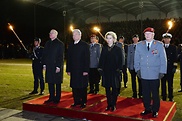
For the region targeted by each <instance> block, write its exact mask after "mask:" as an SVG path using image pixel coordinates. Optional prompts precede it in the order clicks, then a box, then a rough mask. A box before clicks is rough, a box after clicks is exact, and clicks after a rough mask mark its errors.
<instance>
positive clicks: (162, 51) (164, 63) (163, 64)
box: [160, 44, 167, 74]
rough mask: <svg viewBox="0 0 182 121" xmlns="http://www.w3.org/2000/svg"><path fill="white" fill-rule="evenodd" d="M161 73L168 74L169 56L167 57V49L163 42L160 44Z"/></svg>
mask: <svg viewBox="0 0 182 121" xmlns="http://www.w3.org/2000/svg"><path fill="white" fill-rule="evenodd" d="M160 46H161V47H160V48H161V49H160V60H161V64H160V73H163V74H166V73H167V57H166V51H165V49H164V46H163V45H162V44H161V45H160Z"/></svg>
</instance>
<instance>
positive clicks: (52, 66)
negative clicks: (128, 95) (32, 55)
mask: <svg viewBox="0 0 182 121" xmlns="http://www.w3.org/2000/svg"><path fill="white" fill-rule="evenodd" d="M42 62H43V65H46V74H45V81H46V82H47V83H53V84H60V83H62V81H63V67H64V66H63V65H64V44H63V42H61V41H60V40H59V39H58V38H56V39H55V40H53V41H52V40H49V41H47V42H46V44H45V47H44V52H43V57H42ZM56 67H59V68H60V70H61V71H60V72H59V73H56Z"/></svg>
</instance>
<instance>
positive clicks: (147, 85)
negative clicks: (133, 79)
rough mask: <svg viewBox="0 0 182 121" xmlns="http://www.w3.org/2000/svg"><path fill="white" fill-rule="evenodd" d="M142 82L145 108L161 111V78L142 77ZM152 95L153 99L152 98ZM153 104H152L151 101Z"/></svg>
mask: <svg viewBox="0 0 182 121" xmlns="http://www.w3.org/2000/svg"><path fill="white" fill-rule="evenodd" d="M141 82H142V94H143V104H144V107H145V110H152V111H154V112H158V111H159V107H160V98H159V85H160V81H159V79H156V80H145V79H141ZM151 95H152V99H151ZM152 100H153V104H152V105H151V101H152Z"/></svg>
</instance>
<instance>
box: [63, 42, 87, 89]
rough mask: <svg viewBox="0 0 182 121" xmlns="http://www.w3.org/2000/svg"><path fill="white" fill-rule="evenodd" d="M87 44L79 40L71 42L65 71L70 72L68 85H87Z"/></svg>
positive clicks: (82, 86)
mask: <svg viewBox="0 0 182 121" xmlns="http://www.w3.org/2000/svg"><path fill="white" fill-rule="evenodd" d="M89 61H90V52H89V45H88V44H87V43H86V42H84V41H82V40H80V41H79V42H78V43H77V44H74V43H71V44H70V45H69V47H68V52H67V63H66V72H70V73H71V75H70V87H72V88H85V87H87V86H88V75H87V76H83V72H89V64H90V62H89Z"/></svg>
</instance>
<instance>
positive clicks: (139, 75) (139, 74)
mask: <svg viewBox="0 0 182 121" xmlns="http://www.w3.org/2000/svg"><path fill="white" fill-rule="evenodd" d="M137 76H138V78H140V79H141V72H140V70H138V71H137Z"/></svg>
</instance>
